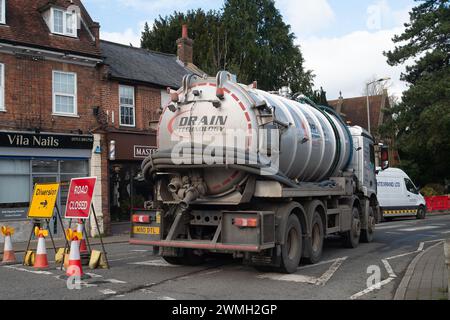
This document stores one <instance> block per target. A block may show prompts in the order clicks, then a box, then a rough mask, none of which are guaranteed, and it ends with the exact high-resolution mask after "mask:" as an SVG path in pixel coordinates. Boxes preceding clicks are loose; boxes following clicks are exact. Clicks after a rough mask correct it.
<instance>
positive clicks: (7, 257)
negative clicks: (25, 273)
mask: <svg viewBox="0 0 450 320" xmlns="http://www.w3.org/2000/svg"><path fill="white" fill-rule="evenodd" d="M2 234H3V236H4V237H5V248H4V250H3V261H2V264H3V265H8V264H16V263H17V260H16V254H15V253H14V250H13V246H12V241H11V236H12V235H13V234H14V228H10V227H5V226H3V227H2Z"/></svg>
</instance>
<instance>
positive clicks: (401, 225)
mask: <svg viewBox="0 0 450 320" xmlns="http://www.w3.org/2000/svg"><path fill="white" fill-rule="evenodd" d="M401 227H407V225H405V224H398V225H395V226H391V225H389V226H381V227H378V226H376V227H375V229H376V230H387V229H395V228H401Z"/></svg>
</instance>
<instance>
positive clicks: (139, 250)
mask: <svg viewBox="0 0 450 320" xmlns="http://www.w3.org/2000/svg"><path fill="white" fill-rule="evenodd" d="M130 251H131V252H150V250H142V249H135V250H130Z"/></svg>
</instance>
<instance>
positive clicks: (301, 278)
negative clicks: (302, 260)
mask: <svg viewBox="0 0 450 320" xmlns="http://www.w3.org/2000/svg"><path fill="white" fill-rule="evenodd" d="M347 258H348V257H343V258H337V259H334V260H330V261H329V263H331V262H333V264H332V265H331V266H330V268H328V270H327V271H325V273H324V274H322V275H321V276H320V277H318V278H317V277H313V276H306V275H302V274H295V273H294V274H279V273H264V274H261V275H258V276H257V278H260V279H270V280H277V281H290V282H299V283H308V284H314V285H316V286H324V285H325V284H326V283H327V282H328V281H329V280H330V279H331V277H332V276H333V275H334V274H335V273H336V271H337V270H338V269H339V267H340V266H341V265H342V263H343V262H344V261H345V260H346V259H347ZM322 264H323V263H322Z"/></svg>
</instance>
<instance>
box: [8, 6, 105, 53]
mask: <svg viewBox="0 0 450 320" xmlns="http://www.w3.org/2000/svg"><path fill="white" fill-rule="evenodd" d="M72 2H73V3H71V1H70V0H32V1H30V0H7V1H6V25H1V26H0V41H2V40H3V41H5V42H11V43H20V44H23V45H27V46H34V47H39V48H48V49H56V50H58V51H65V52H72V53H78V54H84V55H89V56H99V55H100V51H99V49H98V48H96V46H95V41H93V40H92V38H91V36H90V35H89V32H88V30H86V28H85V26H84V25H83V24H82V25H81V29H80V30H78V38H71V37H66V36H61V35H55V34H51V32H50V30H49V28H48V26H47V24H46V23H45V21H44V18H43V17H42V13H41V10H42V9H43V8H45V7H46V6H49V5H55V6H58V7H64V8H67V7H68V6H70V5H71V4H75V5H78V6H79V7H80V10H81V15H82V18H83V20H84V21H85V22H86V24H87V25H88V26H89V27H90V26H92V24H93V23H94V22H93V21H92V19H91V17H90V16H89V14H88V13H87V11H86V9H85V8H84V6H83V4H82V3H81V1H80V0H72Z"/></svg>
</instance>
